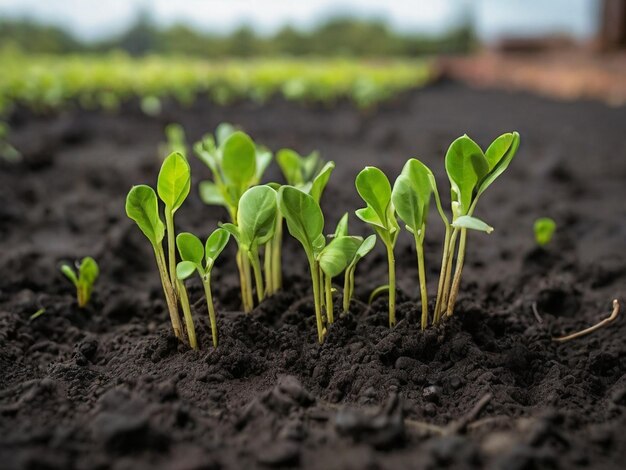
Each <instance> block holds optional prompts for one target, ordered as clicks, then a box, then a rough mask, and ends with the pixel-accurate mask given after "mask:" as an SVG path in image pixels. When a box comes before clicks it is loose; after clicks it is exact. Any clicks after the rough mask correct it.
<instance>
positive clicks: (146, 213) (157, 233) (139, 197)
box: [126, 184, 165, 245]
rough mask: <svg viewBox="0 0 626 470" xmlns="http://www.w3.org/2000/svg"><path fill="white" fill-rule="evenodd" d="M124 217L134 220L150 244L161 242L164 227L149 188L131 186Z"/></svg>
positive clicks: (154, 197) (154, 195)
mask: <svg viewBox="0 0 626 470" xmlns="http://www.w3.org/2000/svg"><path fill="white" fill-rule="evenodd" d="M126 215H128V217H129V218H131V219H132V220H134V221H135V222H136V223H137V225H138V226H139V229H140V230H141V231H142V232H143V234H144V235H145V236H146V237H147V238H148V240H150V243H152V244H153V245H157V244H159V243H161V241H162V240H163V236H164V235H165V226H164V225H163V222H162V221H161V218H160V217H159V203H158V201H157V197H156V194H155V193H154V189H152V188H151V187H150V186H146V185H143V184H142V185H139V186H133V187H132V188H131V190H130V191H129V193H128V196H126Z"/></svg>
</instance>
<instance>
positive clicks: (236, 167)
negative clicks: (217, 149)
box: [221, 131, 256, 191]
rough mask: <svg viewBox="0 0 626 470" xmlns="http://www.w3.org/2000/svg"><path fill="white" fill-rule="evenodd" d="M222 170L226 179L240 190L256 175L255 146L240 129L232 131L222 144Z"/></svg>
mask: <svg viewBox="0 0 626 470" xmlns="http://www.w3.org/2000/svg"><path fill="white" fill-rule="evenodd" d="M221 149H222V171H223V172H224V177H225V178H226V180H227V181H228V182H229V183H230V184H232V185H234V186H235V187H237V188H238V189H239V190H240V191H243V190H245V188H247V187H248V185H249V184H250V181H252V180H253V179H254V177H255V176H256V148H255V146H254V142H252V139H250V137H248V136H247V135H246V134H244V133H243V132H241V131H235V132H233V133H232V134H231V135H230V136H229V137H228V138H227V139H226V141H225V142H224V144H223V146H222V148H221Z"/></svg>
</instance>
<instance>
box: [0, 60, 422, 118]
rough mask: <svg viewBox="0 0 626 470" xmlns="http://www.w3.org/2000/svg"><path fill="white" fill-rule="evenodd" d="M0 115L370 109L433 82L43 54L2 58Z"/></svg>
mask: <svg viewBox="0 0 626 470" xmlns="http://www.w3.org/2000/svg"><path fill="white" fill-rule="evenodd" d="M0 63H1V64H2V73H1V74H0V114H1V113H3V112H6V111H8V110H9V109H10V107H11V105H12V104H14V103H21V104H25V105H27V106H29V107H32V108H35V109H43V110H45V109H49V108H57V107H61V106H65V105H67V104H70V103H71V104H78V105H80V106H82V107H86V108H105V109H115V108H116V107H118V106H119V105H120V104H121V103H122V102H123V101H125V100H128V99H131V98H140V99H142V107H143V108H144V110H145V111H146V112H148V113H157V112H158V111H159V109H160V99H161V98H163V97H173V98H174V99H176V100H178V101H180V102H182V103H191V102H192V101H193V100H194V98H195V97H196V96H197V95H198V94H205V95H207V96H208V97H209V99H210V100H212V101H213V102H216V103H219V104H225V103H228V102H231V101H233V100H237V99H250V100H254V101H260V102H262V101H264V100H267V99H268V98H270V97H272V96H283V97H285V98H286V99H290V100H298V101H311V102H322V103H333V102H334V101H336V100H338V99H343V98H347V99H350V100H352V101H354V103H356V104H357V105H358V106H360V107H367V106H371V105H373V104H375V103H378V102H380V101H383V100H386V99H389V98H391V97H392V96H394V95H395V94H397V93H398V92H400V91H403V90H407V89H409V88H414V87H419V86H421V85H423V84H424V83H426V82H427V81H428V80H429V78H430V75H431V73H430V67H429V66H428V64H427V63H426V62H424V61H408V60H393V61H370V62H367V61H356V60H342V59H306V60H305V59H251V60H243V59H241V60H221V61H207V60H202V59H195V58H172V57H159V56H152V57H145V58H140V59H135V58H131V57H129V56H127V55H124V54H121V53H117V54H109V55H104V56H102V55H100V56H91V55H69V56H45V55H36V56H33V55H23V54H20V53H13V52H8V51H5V52H2V53H0Z"/></svg>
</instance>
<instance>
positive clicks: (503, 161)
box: [477, 132, 520, 196]
mask: <svg viewBox="0 0 626 470" xmlns="http://www.w3.org/2000/svg"><path fill="white" fill-rule="evenodd" d="M519 144H520V136H519V134H518V133H517V132H509V133H507V134H502V135H501V136H500V137H498V138H497V139H496V140H494V141H493V142H492V143H491V145H490V146H489V148H488V149H487V152H485V157H486V159H487V161H488V162H489V173H488V174H487V175H486V176H484V177H483V179H482V180H481V181H480V182H479V184H478V190H477V196H480V195H481V194H482V193H483V192H485V190H486V189H487V188H488V187H489V186H490V185H491V183H493V182H494V181H495V180H496V178H497V177H498V176H500V175H501V174H502V173H503V172H504V170H506V169H507V168H508V167H509V164H510V163H511V160H513V157H514V156H515V154H516V153H517V149H518V148H519Z"/></svg>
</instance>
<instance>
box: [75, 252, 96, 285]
mask: <svg viewBox="0 0 626 470" xmlns="http://www.w3.org/2000/svg"><path fill="white" fill-rule="evenodd" d="M99 275H100V268H99V267H98V263H96V260H95V259H93V258H92V257H91V256H86V257H85V258H83V259H82V260H81V262H80V266H79V267H78V279H79V281H80V282H83V283H85V284H86V285H87V286H91V285H93V283H94V282H96V279H98V276H99Z"/></svg>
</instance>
